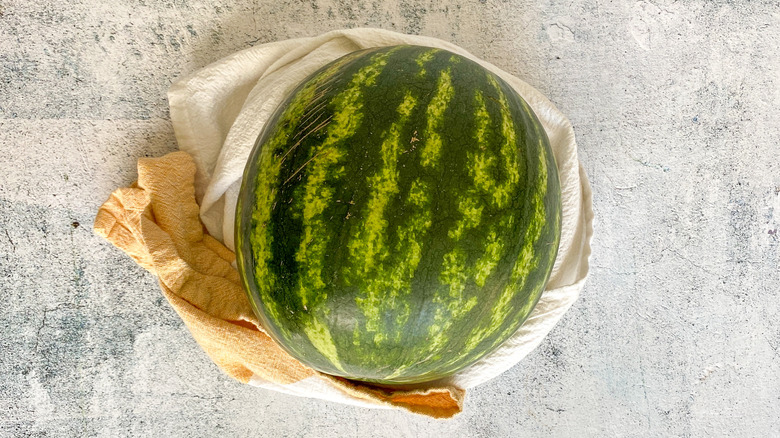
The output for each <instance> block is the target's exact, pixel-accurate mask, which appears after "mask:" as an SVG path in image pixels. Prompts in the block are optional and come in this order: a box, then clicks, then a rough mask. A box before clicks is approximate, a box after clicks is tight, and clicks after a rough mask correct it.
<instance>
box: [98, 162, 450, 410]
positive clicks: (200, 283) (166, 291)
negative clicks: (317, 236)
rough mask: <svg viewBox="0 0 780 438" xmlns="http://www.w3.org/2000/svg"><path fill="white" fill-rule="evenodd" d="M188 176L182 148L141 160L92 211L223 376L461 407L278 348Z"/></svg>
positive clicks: (438, 391)
mask: <svg viewBox="0 0 780 438" xmlns="http://www.w3.org/2000/svg"><path fill="white" fill-rule="evenodd" d="M194 181H195V164H194V162H193V160H192V158H191V157H190V155H189V154H187V153H186V152H174V153H171V154H169V155H166V156H164V157H161V158H151V159H140V160H139V161H138V181H137V182H136V183H134V184H133V186H132V187H130V188H121V189H118V190H116V191H115V192H114V193H112V194H111V197H110V198H109V200H108V201H106V203H105V204H103V206H102V207H101V208H100V210H99V211H98V214H97V217H96V218H95V227H94V228H95V232H96V233H97V234H98V235H100V236H103V237H105V238H106V239H107V240H109V241H110V242H111V243H113V244H114V245H116V246H117V247H118V248H119V249H121V250H123V251H124V252H126V253H127V254H128V255H129V256H130V257H132V258H133V259H134V260H135V261H136V262H137V263H138V264H139V265H141V266H143V267H144V268H145V269H146V270H148V271H149V272H151V273H152V274H154V275H156V276H157V278H158V279H159V282H160V287H161V288H162V292H163V295H165V298H167V299H168V302H169V303H171V306H173V308H174V309H175V310H176V312H177V313H178V314H179V316H180V317H181V319H182V320H183V321H184V324H185V325H186V326H187V328H188V329H189V330H190V332H191V333H192V336H193V337H194V338H195V340H196V341H197V342H198V344H199V345H200V346H201V347H202V348H203V350H204V351H205V352H206V353H207V354H208V355H209V357H210V358H211V359H212V360H213V361H214V363H216V364H217V365H218V366H219V367H220V368H221V369H222V370H223V371H224V372H225V373H226V374H227V375H229V376H231V377H233V378H234V379H236V380H238V381H240V382H242V383H248V382H249V381H250V379H252V378H253V376H254V377H255V378H260V379H263V380H264V381H267V382H271V383H275V384H278V385H291V384H294V383H295V382H299V381H302V380H304V379H312V378H314V379H322V380H323V383H324V384H326V385H330V386H332V387H335V388H336V389H337V390H340V391H343V392H344V393H345V395H349V396H352V397H354V398H357V399H361V400H363V401H365V402H367V403H369V404H375V405H380V406H381V405H384V406H390V407H398V408H403V409H406V410H409V411H411V412H415V413H418V414H424V415H429V416H431V417H435V418H447V417H451V416H453V415H455V414H457V413H459V412H460V411H461V410H462V407H463V397H464V395H465V392H464V391H463V390H462V389H459V388H456V387H435V388H427V389H425V390H389V389H382V388H378V387H373V386H370V385H367V384H364V383H359V382H353V381H349V380H346V379H342V378H336V377H333V376H328V375H325V374H322V373H319V372H317V371H314V370H312V369H311V368H308V367H306V366H304V365H303V364H301V363H300V362H298V361H297V360H295V359H294V358H292V357H291V356H290V355H288V354H287V353H286V352H285V351H284V350H282V349H281V348H280V347H279V346H278V345H277V344H276V343H275V342H274V341H273V340H272V339H271V338H270V337H269V336H268V334H266V332H265V331H264V330H263V328H262V327H261V326H260V323H259V322H258V320H257V318H256V317H255V315H254V313H253V312H252V308H251V306H250V304H249V300H248V299H247V297H246V295H245V294H244V291H243V288H242V285H241V280H240V278H239V275H238V271H236V269H235V268H233V266H232V265H231V263H232V262H233V260H234V258H235V256H234V254H233V252H231V251H230V250H228V249H227V248H226V247H225V246H224V245H222V244H221V243H220V242H218V241H217V240H216V239H214V238H213V237H211V236H210V235H208V234H206V233H205V232H204V227H203V224H202V223H201V221H200V219H199V217H198V211H199V208H198V204H197V203H196V201H195V187H194ZM175 341H176V340H170V342H175Z"/></svg>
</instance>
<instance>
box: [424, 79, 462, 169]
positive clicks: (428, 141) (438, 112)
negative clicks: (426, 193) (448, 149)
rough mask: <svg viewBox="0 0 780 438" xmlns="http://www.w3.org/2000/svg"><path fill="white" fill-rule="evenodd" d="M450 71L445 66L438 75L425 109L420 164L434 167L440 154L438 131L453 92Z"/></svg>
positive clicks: (440, 142)
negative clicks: (425, 121) (423, 141)
mask: <svg viewBox="0 0 780 438" xmlns="http://www.w3.org/2000/svg"><path fill="white" fill-rule="evenodd" d="M451 72H452V69H451V68H447V70H445V71H443V72H442V73H441V74H440V75H439V79H438V80H437V81H436V94H435V95H434V96H433V99H431V103H430V104H429V105H428V109H427V111H426V116H427V126H426V131H425V143H424V144H423V147H422V150H421V155H422V165H423V166H425V167H436V165H437V163H438V161H439V155H440V154H441V147H442V138H441V134H440V131H441V129H442V127H443V126H444V111H445V110H446V109H447V104H448V103H449V102H450V100H451V99H452V96H453V95H454V94H455V89H454V88H453V87H452V73H451Z"/></svg>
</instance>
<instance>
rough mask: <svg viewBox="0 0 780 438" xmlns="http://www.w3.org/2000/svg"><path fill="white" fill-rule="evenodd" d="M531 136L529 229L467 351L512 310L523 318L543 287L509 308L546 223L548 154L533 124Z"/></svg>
mask: <svg viewBox="0 0 780 438" xmlns="http://www.w3.org/2000/svg"><path fill="white" fill-rule="evenodd" d="M524 110H526V111H529V109H528V107H527V106H525V107H524ZM534 135H535V136H536V137H537V138H540V140H539V145H538V146H539V147H538V151H539V166H538V169H537V171H538V172H537V173H538V174H537V180H536V182H535V185H536V187H537V189H536V191H535V192H534V193H533V195H532V197H531V204H530V206H529V207H530V208H532V209H533V212H532V214H531V217H530V218H528V222H529V224H528V228H526V231H525V235H524V236H523V246H522V248H521V250H520V254H519V255H518V258H517V260H516V262H515V265H514V267H513V268H512V274H511V277H510V280H509V284H508V285H507V286H506V287H505V289H504V290H503V292H502V293H501V295H500V297H499V299H498V302H497V303H496V305H495V306H494V307H493V309H492V310H491V319H490V323H489V325H488V326H485V327H480V328H478V329H475V330H474V331H473V332H472V333H471V335H470V336H469V340H468V341H467V342H466V348H467V349H468V350H471V349H473V348H475V347H476V346H477V345H478V344H479V343H481V342H482V341H483V340H484V339H486V338H487V337H489V336H491V335H493V334H494V333H495V332H496V331H497V330H498V329H499V328H501V326H502V325H503V324H504V323H505V321H506V320H507V318H508V317H509V314H510V313H512V312H514V314H515V315H516V318H514V319H518V318H525V317H526V316H527V315H528V312H529V311H530V309H531V306H533V304H534V301H535V297H536V296H538V294H539V293H541V289H542V288H543V285H540V286H537V287H536V288H535V289H534V290H533V291H531V295H530V296H529V301H528V302H526V303H525V304H524V306H523V308H521V309H514V308H513V307H512V303H511V300H512V297H514V296H515V294H516V293H517V292H518V291H521V290H522V289H523V288H524V287H525V285H526V284H525V282H526V279H527V278H528V276H529V275H530V274H531V272H533V270H534V269H536V268H537V266H538V260H536V259H535V258H534V247H535V246H536V245H538V243H539V239H540V237H541V236H542V230H543V228H544V225H545V222H546V217H545V214H546V210H545V206H544V197H545V195H546V194H547V157H546V149H545V147H544V143H543V140H542V139H541V137H540V135H541V133H540V132H539V131H538V127H537V126H536V125H534ZM511 326H512V324H510V327H507V328H506V329H505V332H504V334H507V331H506V330H511V329H512V328H511ZM502 338H503V336H499V337H497V338H496V340H495V341H494V343H493V344H494V346H495V345H496V344H498V343H499V342H501V340H502Z"/></svg>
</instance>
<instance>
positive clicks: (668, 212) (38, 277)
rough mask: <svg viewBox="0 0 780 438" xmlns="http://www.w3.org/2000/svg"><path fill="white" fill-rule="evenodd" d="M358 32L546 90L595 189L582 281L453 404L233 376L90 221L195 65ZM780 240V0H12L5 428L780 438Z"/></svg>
mask: <svg viewBox="0 0 780 438" xmlns="http://www.w3.org/2000/svg"><path fill="white" fill-rule="evenodd" d="M357 26H371V27H382V28H386V29H391V30H396V31H401V32H407V33H420V34H424V35H429V36H434V37H438V38H442V39H446V40H449V41H452V42H454V43H456V44H459V45H461V46H463V47H464V48H466V49H468V50H470V51H471V52H472V53H474V54H475V55H477V56H479V57H482V58H483V59H486V60H488V61H491V62H493V63H494V64H496V65H498V66H499V67H502V68H504V69H505V70H507V71H510V72H512V73H514V74H516V75H517V76H519V77H521V78H523V79H525V80H526V81H527V82H529V83H530V84H531V85H533V86H535V87H537V88H538V89H539V90H540V91H542V92H543V93H544V94H546V95H547V96H548V97H549V98H550V99H551V100H552V101H553V102H555V103H556V105H558V106H559V108H560V109H561V110H562V111H563V112H564V113H566V114H567V115H568V116H569V117H570V119H571V121H572V123H573V125H574V129H575V132H576V134H577V140H578V144H579V147H580V153H581V159H582V161H583V163H584V165H585V167H586V170H587V172H588V174H589V176H590V178H591V182H592V185H593V192H594V209H595V212H596V216H597V223H596V236H595V239H594V242H593V257H592V271H591V278H590V280H589V283H588V284H587V286H586V288H585V290H584V292H583V294H582V297H581V299H580V300H579V301H578V302H577V303H576V304H575V305H574V307H573V308H572V309H571V311H570V312H569V313H568V314H567V316H565V317H564V319H563V320H562V321H561V323H560V324H559V325H558V326H557V327H556V328H555V329H554V331H553V332H552V333H551V334H550V336H549V337H548V338H547V339H546V340H545V342H544V343H543V345H542V346H541V347H540V348H539V349H538V350H537V351H535V352H534V353H533V354H531V355H530V356H528V357H527V358H526V359H525V360H524V361H523V362H521V363H520V364H519V365H517V366H516V367H514V368H513V369H511V370H510V371H508V372H507V373H505V374H504V375H502V376H501V377H499V378H497V379H495V380H494V381H492V382H490V383H488V384H485V385H483V386H481V387H478V388H476V389H474V390H472V391H470V392H469V394H468V396H467V400H466V408H465V411H464V412H463V413H462V414H461V415H459V416H458V417H456V418H455V419H452V420H449V421H435V420H429V419H427V418H424V417H420V416H415V415H412V414H407V413H403V412H394V411H372V410H364V409H360V408H353V407H347V406H342V405H337V404H330V403H326V402H320V401H316V400H308V399H299V398H293V397H290V396H285V395H281V394H278V393H274V392H269V391H265V390H260V389H255V388H251V387H247V386H242V385H240V384H239V383H236V382H234V381H231V380H230V379H229V378H227V377H225V376H224V375H223V374H222V373H221V372H220V371H219V370H218V369H217V367H216V366H215V365H213V364H212V363H211V362H210V361H209V359H208V358H207V357H206V356H205V355H204V354H203V353H202V351H201V350H200V349H199V347H198V346H197V345H196V344H195V342H194V341H193V340H192V338H191V337H190V336H189V333H188V332H187V330H186V329H185V328H184V327H183V325H182V323H181V322H180V320H179V319H178V317H177V315H176V314H175V313H174V312H173V311H172V310H171V309H170V308H169V306H168V304H167V302H165V300H164V299H163V298H162V296H161V294H160V292H159V290H158V287H157V284H156V281H155V279H154V278H153V277H152V276H151V275H150V274H148V273H147V272H145V271H144V270H143V269H141V268H140V267H138V266H136V265H135V264H134V263H133V262H132V261H131V260H130V259H129V258H128V257H126V256H125V255H124V254H123V253H121V252H120V251H119V250H117V249H115V248H114V247H112V246H111V245H110V244H108V243H107V242H105V241H103V240H102V239H101V238H99V237H97V236H95V235H93V233H92V231H91V226H92V221H93V219H94V215H95V213H96V211H97V208H98V206H99V205H100V204H101V203H102V202H103V201H104V200H105V199H106V198H107V196H108V194H109V193H110V192H111V191H112V190H114V189H115V188H117V187H120V186H125V185H128V184H129V183H130V182H132V181H133V180H134V178H135V161H136V160H137V158H139V157H143V156H159V155H162V154H164V153H166V152H169V151H173V150H175V148H176V144H175V139H174V137H173V132H172V129H171V125H170V121H169V117H168V107H167V102H166V98H165V92H166V89H167V88H168V86H169V85H170V84H171V83H172V81H174V80H175V79H176V78H177V77H180V76H182V75H184V74H187V73H188V72H191V71H193V70H195V69H197V68H199V67H202V66H204V65H206V64H208V63H209V62H211V61H214V60H217V59H219V58H220V57H222V56H225V55H227V54H230V53H232V52H234V51H236V50H239V49H242V48H245V47H248V46H250V45H254V44H260V43H263V42H268V41H273V40H278V39H286V38H290V37H298V36H307V35H315V34H319V33H322V32H325V31H327V30H331V29H335V28H341V27H357ZM778 233H780V6H778V3H777V2H776V1H774V0H766V1H763V0H753V1H749V2H748V1H732V0H677V1H668V0H663V1H658V2H649V1H638V2H634V1H604V0H568V1H566V2H563V1H559V0H540V1H529V0H517V1H498V0H480V1H468V2H467V1H459V0H444V1H441V2H438V1H424V2H411V1H407V0H390V1H378V0H377V1H369V0H304V1H299V0H281V1H268V0H255V1H249V0H231V1H227V0H214V1H202V0H192V1H184V0H167V1H154V0H116V1H111V2H102V1H98V0H75V1H67V2H66V1H64V0H55V1H29V0H28V1H25V0H0V296H2V299H3V306H2V307H1V308H0V436H105V437H115V436H169V437H179V436H181V437H185V436H186V437H191V436H249V435H258V434H259V435H260V436H266V435H267V436H279V437H283V436H318V437H341V436H361V437H362V436H393V437H397V436H453V437H461V436H462V437H481V436H485V437H493V436H524V437H532V436H539V437H546V436H599V437H601V436H643V437H657V436H697V437H698V436H735V437H747V436H780V420H778V418H780V242H779V239H780V234H778Z"/></svg>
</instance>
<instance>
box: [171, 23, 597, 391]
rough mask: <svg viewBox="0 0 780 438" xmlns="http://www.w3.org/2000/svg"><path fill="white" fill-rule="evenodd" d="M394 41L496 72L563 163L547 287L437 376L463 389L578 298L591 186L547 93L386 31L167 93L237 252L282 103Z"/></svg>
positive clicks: (286, 48)
mask: <svg viewBox="0 0 780 438" xmlns="http://www.w3.org/2000/svg"><path fill="white" fill-rule="evenodd" d="M396 44H415V45H422V46H429V47H436V48H441V49H446V50H449V51H451V52H454V53H457V54H460V55H462V56H465V57H467V58H469V59H472V60H474V61H476V62H478V63H479V64H481V65H483V66H484V67H485V68H487V69H488V70H490V71H492V72H494V73H495V74H497V75H498V76H500V77H501V78H502V79H504V80H505V81H506V82H507V83H508V84H510V85H511V86H512V87H514V89H515V90H516V91H517V92H518V93H519V94H520V95H521V96H522V97H523V98H524V99H525V100H526V101H527V102H528V104H529V105H530V106H531V108H532V109H533V110H534V112H535V113H536V115H537V117H538V118H539V120H540V121H541V122H542V125H543V126H544V129H545V131H546V132H547V135H548V137H549V138H550V144H551V146H552V149H553V153H554V155H555V159H556V162H557V164H558V171H559V175H560V179H561V190H562V204H563V217H562V221H561V226H562V233H561V243H560V249H559V252H558V257H557V259H556V262H555V267H554V268H553V271H552V275H551V278H550V281H549V283H548V285H547V289H546V290H545V292H544V293H543V295H542V297H541V299H540V301H539V303H538V304H537V306H536V308H535V309H534V311H533V312H532V313H531V316H530V317H529V318H528V320H527V321H526V322H525V323H524V324H523V326H522V327H521V328H520V329H519V330H518V331H517V333H515V334H514V335H513V336H512V337H511V338H510V339H509V340H508V341H507V342H506V343H504V344H503V345H502V346H501V347H500V348H499V349H498V350H496V351H495V352H494V353H492V354H490V355H488V356H487V357H485V358H483V359H482V360H480V361H479V362H477V363H476V364H474V365H472V366H471V367H469V368H468V369H466V370H463V371H461V372H459V373H457V374H455V375H454V376H451V377H449V378H447V379H445V380H443V381H439V382H438V383H439V384H442V383H446V384H451V385H454V386H457V387H460V388H464V389H467V388H471V387H474V386H476V385H479V384H481V383H484V382H486V381H488V380H490V379H492V378H494V377H496V376H498V375H499V374H501V373H503V372H504V371H506V370H507V369H509V368H511V367H512V366H513V365H515V364H516V363H517V362H519V361H520V360H521V359H522V358H523V357H525V356H526V355H527V354H528V353H529V352H531V351H532V350H533V349H534V348H536V347H537V346H538V345H539V344H540V343H541V342H542V340H543V339H544V337H545V336H546V335H547V333H549V332H550V330H551V329H552V328H553V326H554V325H555V324H556V323H557V322H558V320H560V318H561V317H562V316H563V314H564V313H565V312H566V311H567V310H568V309H569V307H571V305H572V304H573V303H574V301H576V299H577V297H578V296H579V293H580V291H581V290H582V288H583V286H584V283H585V279H586V278H587V275H588V269H589V267H588V260H589V257H590V239H591V236H592V233H593V228H592V222H593V211H592V208H591V191H590V186H589V184H588V180H587V178H586V175H585V172H584V170H583V168H582V166H581V165H580V163H579V160H578V158H577V146H576V143H575V139H574V131H573V130H572V127H571V124H570V123H569V121H568V120H567V119H566V117H565V116H564V115H563V114H562V113H561V112H560V111H558V109H557V108H556V107H555V106H554V105H553V104H552V103H551V102H550V101H549V100H548V99H547V98H545V97H544V96H543V95H542V94H541V93H540V92H539V91H537V90H535V89H534V88H532V87H531V86H529V85H528V84H526V83H525V82H523V81H522V80H520V79H518V78H516V77H514V76H512V75H511V74H509V73H507V72H505V71H503V70H501V69H499V68H498V67H496V66H494V65H493V64H490V63H488V62H485V61H483V60H480V59H477V58H475V57H474V56H473V55H471V54H470V53H468V52H466V51H465V50H464V49H462V48H460V47H458V46H455V45H453V44H451V43H448V42H445V41H442V40H439V39H435V38H429V37H423V36H414V35H404V34H399V33H395V32H391V31H386V30H381V29H349V30H337V31H332V32H329V33H326V34H323V35H320V36H317V37H312V38H298V39H292V40H285V41H279V42H274V43H268V44H263V45H259V46H255V47H252V48H249V49H246V50H243V51H240V52H238V53H235V54H233V55H231V56H228V57H226V58H224V59H222V60H219V61H217V62H215V63H213V64H211V65H209V66H207V67H204V68H202V69H200V70H198V71H196V72H194V73H193V74H191V75H189V76H187V77H185V78H182V79H181V80H179V81H178V82H177V83H175V84H174V85H173V86H171V88H170V90H169V92H168V99H169V102H170V107H171V119H172V121H173V127H174V130H175V133H176V139H177V141H178V144H179V148H180V149H181V150H183V151H185V152H188V153H189V154H191V155H192V157H193V158H194V160H195V163H196V166H197V174H196V180H195V188H196V198H197V201H198V204H199V205H200V216H201V220H202V221H203V223H204V224H205V226H206V229H207V230H208V232H209V234H211V235H212V236H213V237H215V238H216V239H218V240H219V241H221V242H223V243H224V244H225V245H226V246H227V247H228V248H230V249H232V250H234V243H233V230H234V218H235V208H236V200H237V198H238V192H239V188H240V186H241V179H242V175H243V171H244V166H245V165H246V161H247V157H248V156H249V153H250V151H251V150H252V147H253V146H254V144H255V141H256V140H257V137H258V135H259V134H260V132H261V130H262V129H263V127H264V126H265V123H266V122H267V121H268V119H269V117H270V116H271V114H272V113H273V112H274V110H275V109H276V107H277V106H278V105H279V104H280V103H281V102H282V101H283V100H284V98H285V97H286V96H287V95H288V93H290V92H291V91H292V90H293V89H294V88H295V87H296V86H297V85H298V84H299V83H300V82H301V81H303V80H304V79H305V78H306V77H308V76H309V75H310V74H312V73H314V72H315V71H317V70H318V69H319V68H320V67H322V66H324V65H325V64H327V63H328V62H330V61H333V60H335V59H337V58H339V57H341V56H343V55H345V54H347V53H350V52H353V51H356V50H361V49H365V48H370V47H378V46H390V45H396ZM250 383H254V384H256V385H257V386H265V387H268V388H270V389H276V390H281V388H279V387H278V386H279V385H264V383H263V382H262V380H259V379H256V380H253V381H251V382H250ZM285 392H288V393H292V394H297V395H306V396H310V397H317V398H324V399H328V400H335V401H341V402H346V403H357V404H364V403H365V402H364V401H363V400H357V399H355V398H354V397H352V396H350V395H348V394H344V393H342V392H340V391H331V390H324V389H323V387H322V382H321V381H320V380H317V381H316V382H314V381H313V382H312V383H311V385H310V386H307V384H306V380H304V381H301V382H297V383H296V384H295V388H287V390H286V391H285Z"/></svg>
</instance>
